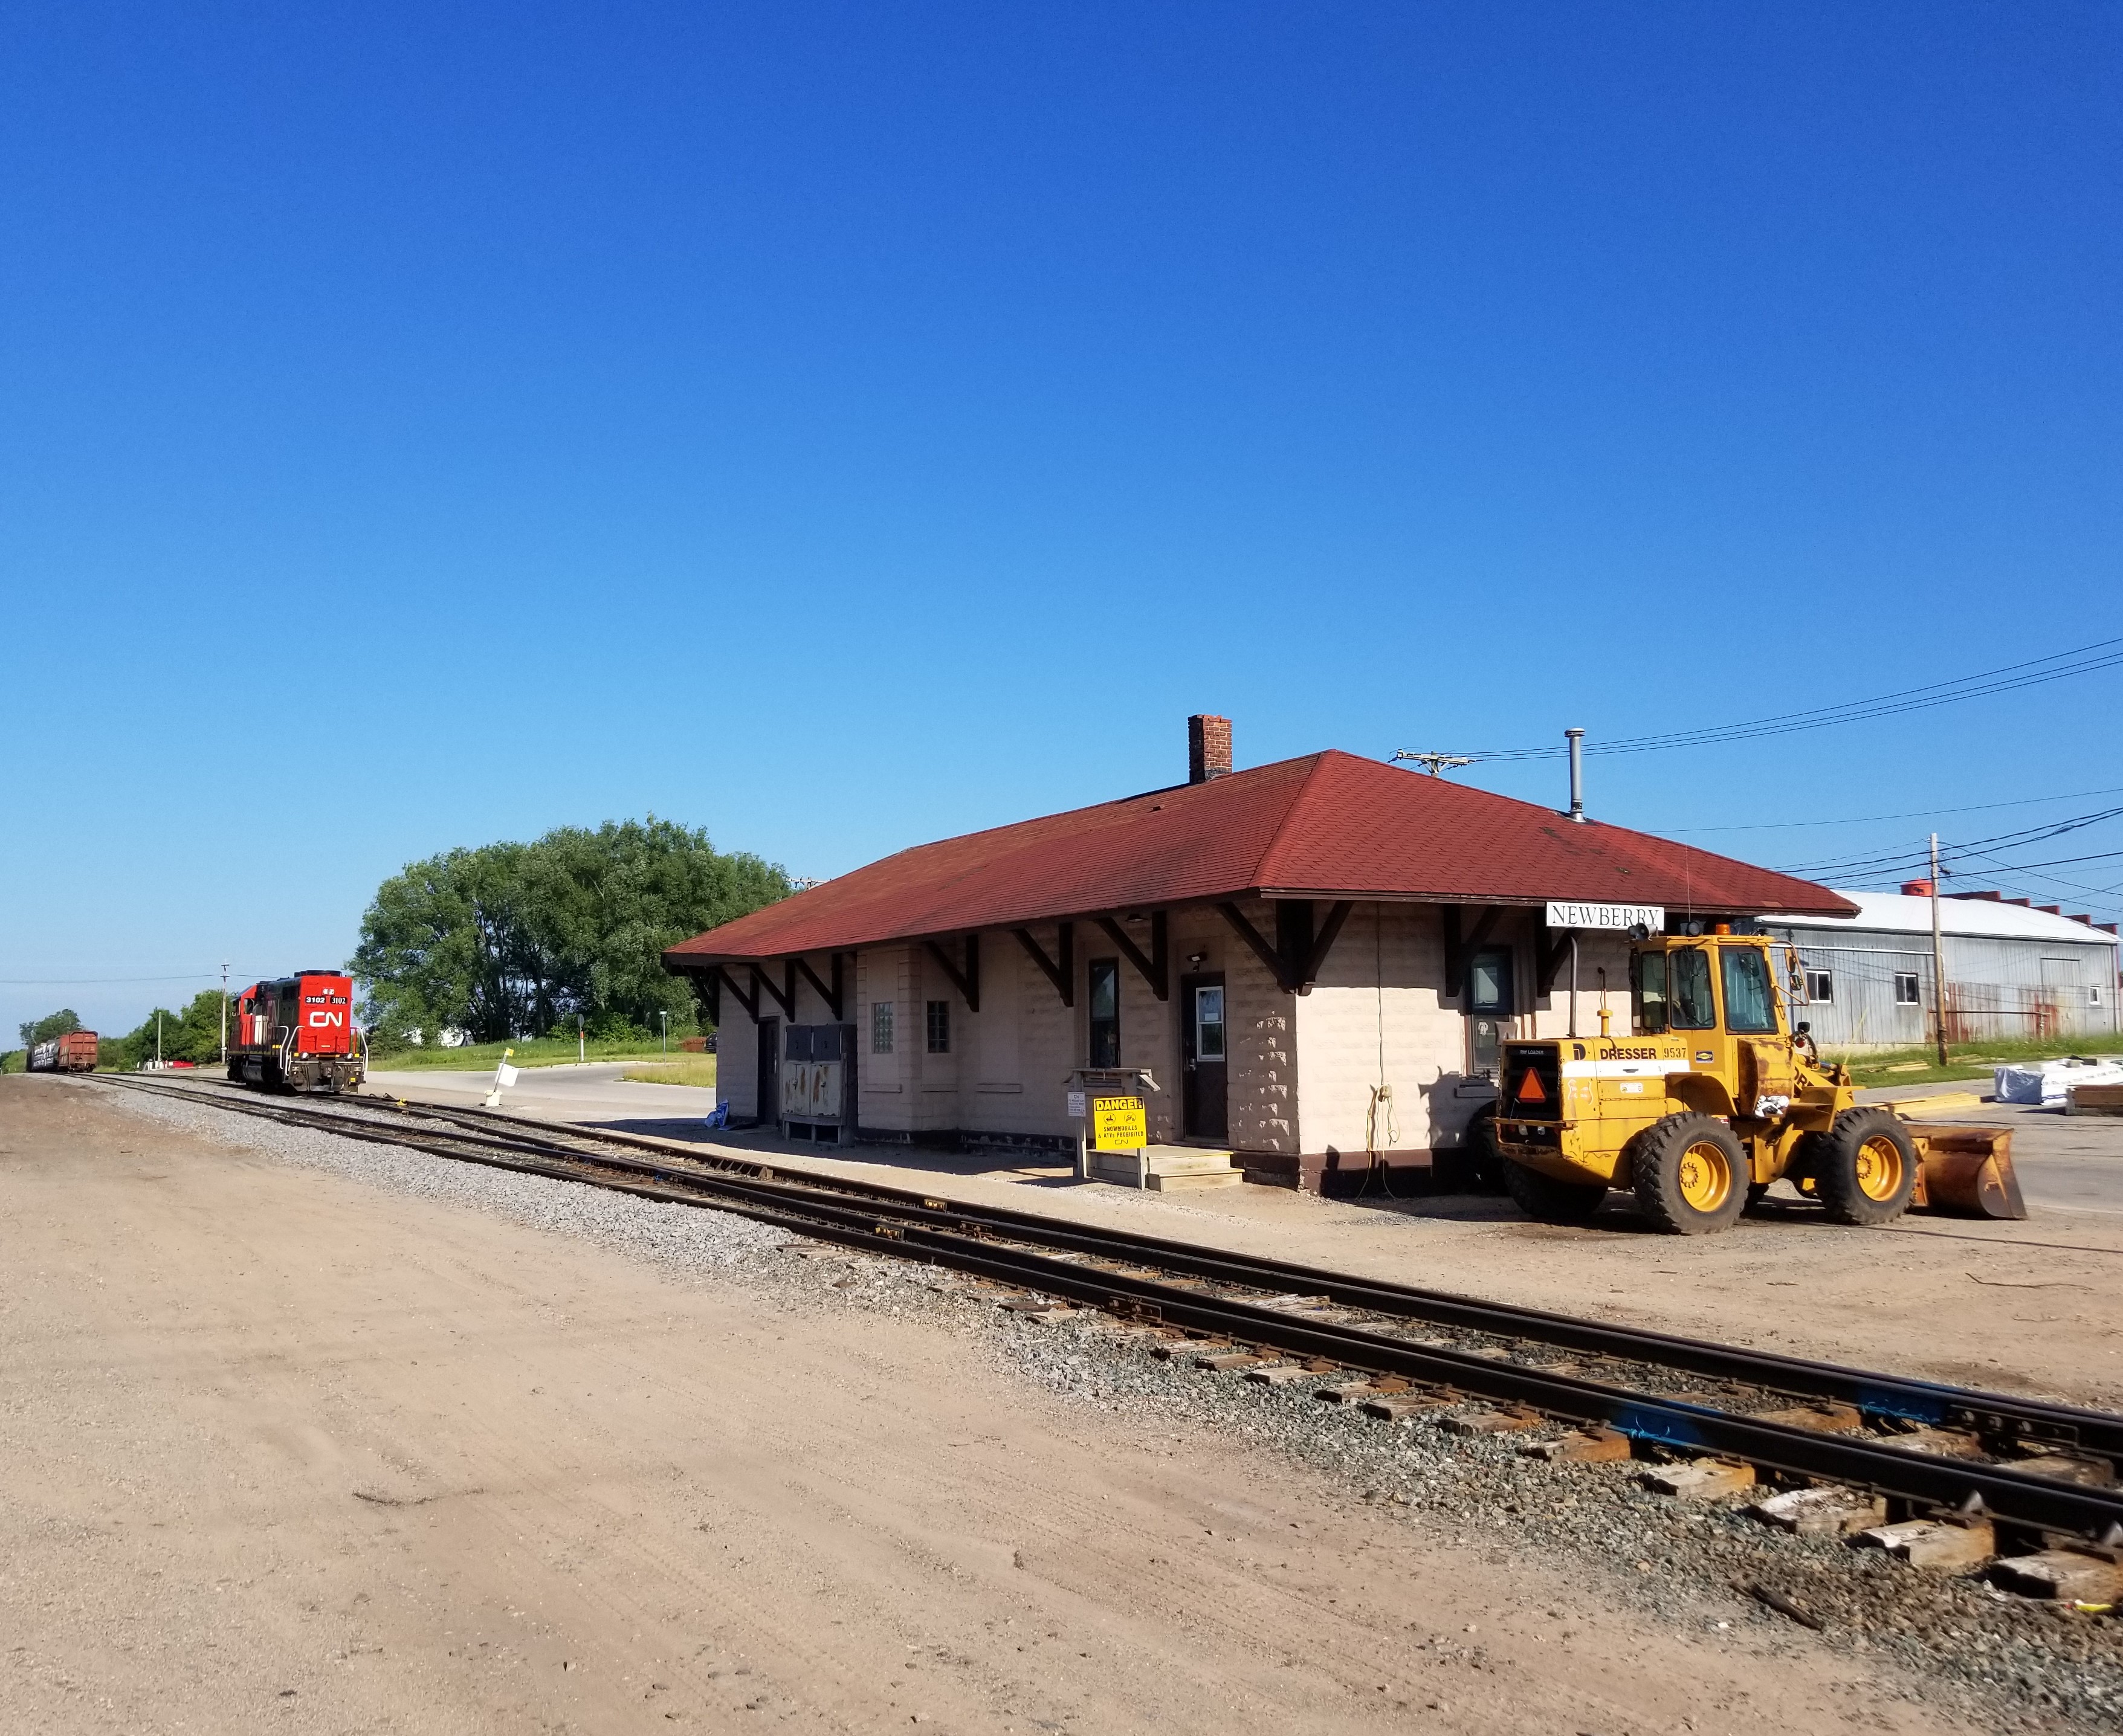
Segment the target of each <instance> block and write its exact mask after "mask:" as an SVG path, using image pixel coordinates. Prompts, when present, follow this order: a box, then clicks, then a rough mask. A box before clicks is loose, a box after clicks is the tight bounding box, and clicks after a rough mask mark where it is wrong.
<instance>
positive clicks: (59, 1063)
mask: <svg viewBox="0 0 2123 1736" xmlns="http://www.w3.org/2000/svg"><path fill="white" fill-rule="evenodd" d="M27 1065H28V1068H29V1070H30V1072H32V1073H93V1072H95V1071H96V1033H95V1032H93V1031H69V1032H67V1033H66V1034H65V1035H64V1036H52V1037H47V1038H45V1041H43V1042H41V1043H37V1044H34V1045H32V1046H31V1047H30V1058H29V1061H28V1063H27Z"/></svg>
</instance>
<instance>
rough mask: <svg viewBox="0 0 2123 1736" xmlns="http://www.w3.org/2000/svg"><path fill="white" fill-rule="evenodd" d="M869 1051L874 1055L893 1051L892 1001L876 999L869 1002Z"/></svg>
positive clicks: (887, 1053)
mask: <svg viewBox="0 0 2123 1736" xmlns="http://www.w3.org/2000/svg"><path fill="white" fill-rule="evenodd" d="M869 1052H870V1053H871V1054H872V1055H889V1054H891V1053H892V1003H891V1002H890V1001H888V1000H874V1001H872V1002H871V1003H870V1004H869Z"/></svg>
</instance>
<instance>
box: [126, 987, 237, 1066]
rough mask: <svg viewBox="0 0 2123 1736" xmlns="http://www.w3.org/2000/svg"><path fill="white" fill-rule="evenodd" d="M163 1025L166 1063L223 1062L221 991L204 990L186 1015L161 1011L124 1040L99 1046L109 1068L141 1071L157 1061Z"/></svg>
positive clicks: (191, 1003) (162, 1009)
mask: <svg viewBox="0 0 2123 1736" xmlns="http://www.w3.org/2000/svg"><path fill="white" fill-rule="evenodd" d="M158 1018H159V1019H160V1020H161V1021H162V1059H163V1060H166V1061H190V1062H191V1063H192V1064H193V1065H195V1066H200V1067H206V1066H211V1065H213V1064H214V1063H215V1062H217V1061H218V1060H220V1059H221V990H218V989H202V990H199V993H198V994H194V996H193V997H192V999H191V1001H190V1004H188V1005H187V1006H186V1007H185V1008H184V1010H183V1011H182V1012H173V1011H172V1010H171V1008H167V1007H157V1008H155V1009H154V1011H152V1013H149V1014H148V1016H147V1018H143V1020H141V1021H140V1022H139V1023H138V1025H137V1026H135V1027H134V1028H133V1029H132V1030H130V1031H129V1032H126V1033H125V1035H124V1036H120V1037H115V1038H105V1040H104V1041H102V1042H101V1043H100V1044H98V1045H97V1046H96V1047H97V1057H98V1060H100V1061H101V1064H102V1065H105V1066H111V1065H116V1066H120V1067H138V1066H139V1065H142V1064H143V1062H147V1061H152V1060H154V1058H155V1023H156V1021H157V1019H158Z"/></svg>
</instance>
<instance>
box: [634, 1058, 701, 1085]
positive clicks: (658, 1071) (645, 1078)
mask: <svg viewBox="0 0 2123 1736" xmlns="http://www.w3.org/2000/svg"><path fill="white" fill-rule="evenodd" d="M620 1077H621V1079H638V1080H640V1082H641V1083H644V1084H647V1085H699V1086H701V1087H702V1088H704V1089H706V1090H709V1091H713V1090H714V1089H715V1056H713V1055H684V1056H677V1057H673V1059H672V1060H670V1061H669V1062H668V1063H666V1062H657V1063H654V1064H652V1063H649V1062H644V1063H643V1064H642V1065H640V1066H639V1067H630V1068H628V1069H626V1072H624V1073H622V1074H621V1075H620Z"/></svg>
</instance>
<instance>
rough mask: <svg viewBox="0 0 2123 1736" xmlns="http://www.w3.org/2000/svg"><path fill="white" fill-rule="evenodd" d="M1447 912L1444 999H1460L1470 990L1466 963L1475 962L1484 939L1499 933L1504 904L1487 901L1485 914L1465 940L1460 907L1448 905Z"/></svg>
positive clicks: (1482, 908) (1483, 911) (1476, 920)
mask: <svg viewBox="0 0 2123 1736" xmlns="http://www.w3.org/2000/svg"><path fill="white" fill-rule="evenodd" d="M1444 911H1445V998H1446V999H1447V1000H1457V999H1460V996H1461V995H1463V994H1465V993H1466V992H1467V966H1469V964H1471V963H1472V962H1474V954H1475V952H1476V951H1477V949H1479V948H1480V946H1481V944H1482V943H1483V942H1484V941H1485V940H1487V939H1488V938H1489V936H1490V935H1491V934H1494V933H1495V932H1496V927H1497V923H1498V921H1499V920H1501V919H1502V916H1503V914H1504V907H1503V906H1502V905H1499V904H1487V905H1483V906H1482V907H1481V911H1482V914H1481V915H1479V916H1478V917H1476V918H1475V919H1474V929H1473V931H1472V932H1471V933H1470V934H1468V935H1467V937H1466V938H1465V939H1464V940H1463V939H1462V938H1460V906H1459V905H1456V904H1448V905H1445V906H1444Z"/></svg>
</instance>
